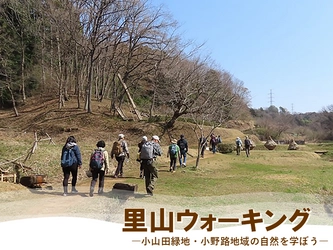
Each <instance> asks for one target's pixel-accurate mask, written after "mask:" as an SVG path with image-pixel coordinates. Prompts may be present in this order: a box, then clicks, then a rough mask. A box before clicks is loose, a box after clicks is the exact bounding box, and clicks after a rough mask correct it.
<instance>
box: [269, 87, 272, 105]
mask: <svg viewBox="0 0 333 250" xmlns="http://www.w3.org/2000/svg"><path fill="white" fill-rule="evenodd" d="M269 103H270V106H272V105H273V92H272V90H270V92H269Z"/></svg>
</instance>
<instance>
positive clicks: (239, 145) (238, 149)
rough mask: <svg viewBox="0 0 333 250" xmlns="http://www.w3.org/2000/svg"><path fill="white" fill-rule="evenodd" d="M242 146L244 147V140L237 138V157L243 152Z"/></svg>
mask: <svg viewBox="0 0 333 250" xmlns="http://www.w3.org/2000/svg"><path fill="white" fill-rule="evenodd" d="M242 145H243V143H242V140H241V139H240V138H239V137H237V138H236V154H237V155H240V152H241V150H242Z"/></svg>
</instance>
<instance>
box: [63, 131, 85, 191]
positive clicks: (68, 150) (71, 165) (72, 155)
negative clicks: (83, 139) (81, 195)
mask: <svg viewBox="0 0 333 250" xmlns="http://www.w3.org/2000/svg"><path fill="white" fill-rule="evenodd" d="M66 155H67V156H68V157H66ZM65 158H67V159H69V160H67V161H65V160H64V159H65ZM61 166H62V171H63V173H64V179H63V182H62V185H63V188H64V194H63V195H64V196H67V194H68V180H69V177H70V175H71V174H72V190H71V192H72V193H77V192H78V191H77V190H76V188H75V186H76V182H77V174H78V169H79V168H81V167H82V157H81V151H80V148H79V146H78V145H77V143H76V139H75V137H74V136H69V137H68V138H67V140H66V143H65V145H64V146H63V147H62V151H61Z"/></svg>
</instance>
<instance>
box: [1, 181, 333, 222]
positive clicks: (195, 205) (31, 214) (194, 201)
mask: <svg viewBox="0 0 333 250" xmlns="http://www.w3.org/2000/svg"><path fill="white" fill-rule="evenodd" d="M78 190H79V193H77V194H70V195H68V196H66V197H64V196H62V187H59V186H58V187H53V189H52V190H49V189H41V190H35V189H22V190H16V191H8V192H2V193H0V222H4V221H11V220H17V219H26V218H39V217H57V216H67V217H81V218H91V219H97V220H103V221H109V222H115V223H120V224H123V223H124V209H125V208H144V209H145V211H146V214H148V215H149V214H150V212H156V213H157V214H158V213H159V211H160V209H161V208H164V209H165V211H166V212H170V211H172V212H174V213H177V212H183V211H184V210H185V209H190V210H191V211H194V212H196V213H198V214H199V215H207V213H211V214H213V215H214V216H216V217H218V216H223V217H226V216H232V217H239V218H241V217H242V214H244V213H246V212H248V210H249V209H254V210H257V211H259V212H261V213H262V214H263V215H264V213H265V211H266V210H268V209H269V210H271V211H272V212H273V213H274V214H275V216H276V218H278V216H281V215H282V214H285V215H287V216H289V217H290V216H291V215H292V214H293V213H294V212H295V210H296V209H300V210H302V209H303V208H310V209H311V219H310V220H309V223H310V224H316V225H333V215H332V210H333V206H332V205H331V204H328V203H325V201H323V200H322V199H321V198H319V197H317V196H312V195H295V194H293V195H289V194H281V193H257V194H242V195H228V196H221V197H176V196H163V195H154V196H153V197H150V196H146V195H145V194H143V193H135V194H131V195H128V193H127V192H125V193H124V192H114V191H112V190H110V189H109V190H106V192H105V193H104V194H103V195H97V194H96V195H94V197H89V195H88V192H87V190H89V189H88V186H86V187H85V186H80V187H78ZM296 201H297V202H296ZM263 217H264V216H263ZM266 219H267V220H268V219H269V220H270V221H271V218H266ZM179 226H180V227H181V225H179Z"/></svg>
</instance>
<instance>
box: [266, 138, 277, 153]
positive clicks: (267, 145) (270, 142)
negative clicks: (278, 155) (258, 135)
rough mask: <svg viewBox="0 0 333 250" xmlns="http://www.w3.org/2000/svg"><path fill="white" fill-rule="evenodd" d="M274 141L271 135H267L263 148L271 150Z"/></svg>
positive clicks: (274, 143)
mask: <svg viewBox="0 0 333 250" xmlns="http://www.w3.org/2000/svg"><path fill="white" fill-rule="evenodd" d="M276 145H277V144H276V142H275V141H274V140H273V139H272V137H269V139H268V140H267V141H266V143H265V145H264V146H265V148H267V149H268V150H273V149H275V147H276Z"/></svg>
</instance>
